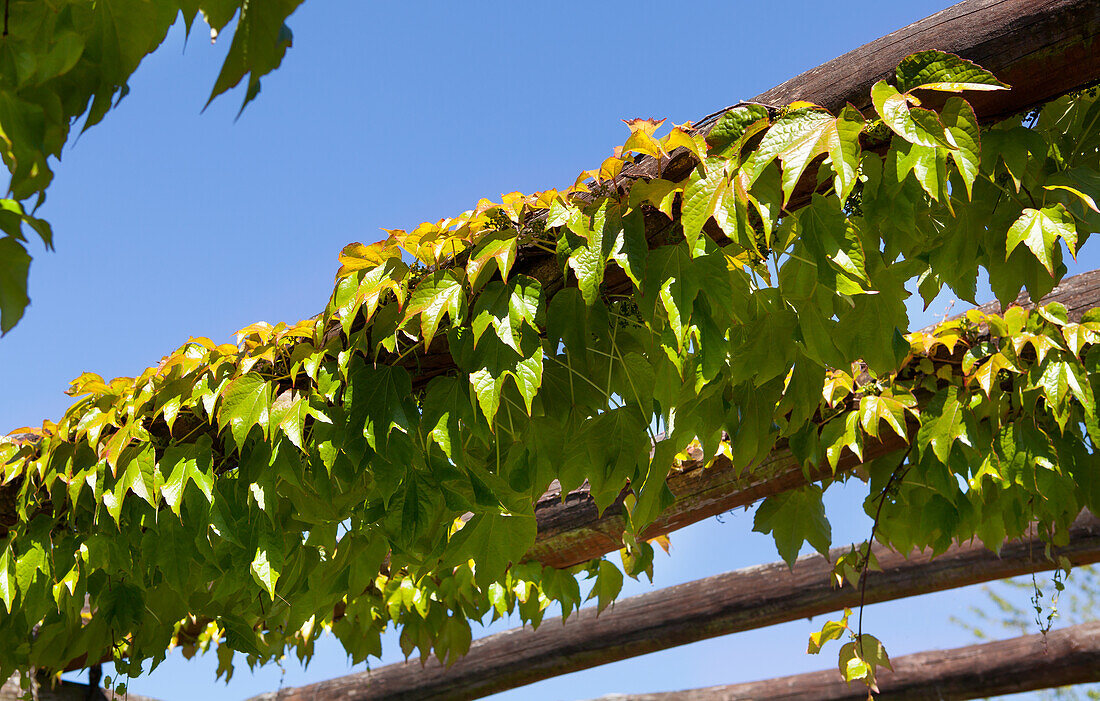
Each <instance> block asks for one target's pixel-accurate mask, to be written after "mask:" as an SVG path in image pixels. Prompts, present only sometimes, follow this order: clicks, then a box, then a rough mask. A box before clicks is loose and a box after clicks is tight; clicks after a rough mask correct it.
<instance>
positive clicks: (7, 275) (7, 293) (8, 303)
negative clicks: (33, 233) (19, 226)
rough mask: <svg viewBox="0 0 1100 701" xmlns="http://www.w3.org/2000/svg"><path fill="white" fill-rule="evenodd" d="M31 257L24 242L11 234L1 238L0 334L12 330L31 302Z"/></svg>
mask: <svg viewBox="0 0 1100 701" xmlns="http://www.w3.org/2000/svg"><path fill="white" fill-rule="evenodd" d="M30 269H31V257H30V255H29V254H28V253H27V249H25V248H23V244H21V243H19V242H18V241H16V240H15V239H14V238H12V237H10V236H6V237H4V238H0V335H2V334H6V333H7V332H8V331H11V329H12V327H14V326H15V325H16V323H18V322H19V320H20V319H22V318H23V310H24V309H26V308H27V305H28V304H30V301H31V300H30V298H29V297H27V276H28V274H29V273H30Z"/></svg>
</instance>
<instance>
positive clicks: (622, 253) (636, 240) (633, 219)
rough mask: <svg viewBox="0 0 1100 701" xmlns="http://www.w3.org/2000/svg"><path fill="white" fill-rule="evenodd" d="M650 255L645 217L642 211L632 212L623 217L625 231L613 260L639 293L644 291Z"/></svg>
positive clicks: (618, 242)
mask: <svg viewBox="0 0 1100 701" xmlns="http://www.w3.org/2000/svg"><path fill="white" fill-rule="evenodd" d="M648 255H649V244H648V242H647V241H646V237H645V216H644V215H643V214H642V212H641V211H640V210H634V211H631V212H630V213H629V214H627V215H626V216H625V217H623V230H622V232H621V234H620V236H619V239H618V241H616V244H615V252H614V253H613V254H612V256H611V257H612V259H613V260H614V261H615V262H616V263H618V265H619V267H620V268H622V269H623V272H625V273H626V276H627V277H628V278H630V281H631V282H633V283H634V287H636V288H637V289H638V291H641V290H642V282H643V281H644V280H645V263H646V258H647V257H648Z"/></svg>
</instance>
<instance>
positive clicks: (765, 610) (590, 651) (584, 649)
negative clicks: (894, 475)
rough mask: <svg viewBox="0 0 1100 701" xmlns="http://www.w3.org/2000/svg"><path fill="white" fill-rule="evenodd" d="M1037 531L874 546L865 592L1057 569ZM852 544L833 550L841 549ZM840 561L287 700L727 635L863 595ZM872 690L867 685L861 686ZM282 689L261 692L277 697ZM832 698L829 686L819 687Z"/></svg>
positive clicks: (1093, 545) (806, 560)
mask: <svg viewBox="0 0 1100 701" xmlns="http://www.w3.org/2000/svg"><path fill="white" fill-rule="evenodd" d="M1042 550H1043V545H1042V543H1041V542H1040V541H1039V540H1037V539H1025V540H1023V541H1016V542H1010V543H1006V544H1005V546H1004V547H1003V548H1002V549H1001V553H1000V555H999V556H998V555H996V554H994V553H993V552H991V551H990V550H987V549H986V548H985V547H983V546H982V545H980V544H977V543H971V544H966V545H956V546H953V547H951V548H949V549H948V550H947V551H946V552H944V553H943V554H942V555H940V556H938V557H935V558H932V557H930V555H929V554H927V553H921V552H912V553H909V554H908V555H906V556H902V555H899V554H898V553H896V552H893V551H891V550H888V549H886V548H883V547H881V546H876V548H875V555H876V557H877V558H878V561H879V564H880V565H881V567H882V571H880V572H871V573H869V574H868V575H867V584H866V603H868V604H870V603H876V602H880V601H889V600H893V599H902V598H905V597H909V596H916V595H918V594H926V593H928V592H933V591H942V590H945V589H953V588H956V587H962V586H966V585H969V584H975V583H978V582H987V581H990V580H994V579H1002V578H1005V577H1012V576H1016V575H1019V574H1025V573H1027V572H1033V571H1042V570H1046V569H1050V568H1051V566H1052V563H1051V562H1049V561H1046V560H1043V559H1042V556H1041V555H1039V554H1037V553H1041V552H1042ZM845 552H847V548H836V549H834V550H833V551H832V552H830V558H829V559H830V561H831V560H835V559H836V557H839V556H840V555H842V554H843V553H845ZM1057 552H1058V553H1059V554H1062V555H1065V556H1066V557H1068V558H1069V559H1070V561H1071V562H1073V563H1074V564H1075V565H1083V564H1089V563H1094V562H1098V561H1100V519H1097V518H1096V517H1095V516H1093V515H1092V514H1088V513H1083V514H1082V515H1081V516H1080V517H1079V518H1078V519H1077V521H1075V522H1074V525H1073V527H1072V529H1071V532H1070V541H1069V545H1068V546H1066V547H1065V548H1061V549H1058V550H1057ZM831 571H832V566H831V565H830V564H829V562H828V561H826V560H825V559H824V558H822V557H821V556H819V555H813V556H807V557H802V558H799V559H798V560H797V561H796V562H795V565H794V567H793V568H791V569H788V568H787V566H786V565H785V564H784V563H782V562H776V563H772V564H768V565H759V566H756V567H749V568H746V569H742V570H737V571H734V572H728V573H726V574H720V575H716V576H713V577H708V578H706V579H700V580H697V581H695V582H689V583H687V584H680V585H677V586H673V587H667V588H665V589H661V590H658V591H655V592H652V593H648V594H643V595H641V596H635V597H631V598H629V599H624V600H622V601H618V602H616V603H615V604H614V605H613V606H612V607H611V608H610V609H608V610H606V611H604V613H603V614H601V615H599V616H597V615H596V611H595V609H594V608H586V609H582V610H581V611H579V612H577V613H575V614H573V615H572V616H570V617H569V619H568V620H567V621H565V622H564V624H563V622H562V620H561V619H560V618H552V619H547V620H545V621H544V622H543V623H542V625H541V626H539V628H538V629H537V630H532V629H531V628H530V627H524V628H516V629H513V630H509V631H506V632H504V633H498V634H496V635H490V636H488V637H485V638H482V639H480V640H476V641H474V643H473V645H472V646H471V648H470V652H469V654H468V655H467V656H466V657H464V658H463V659H461V660H459V661H458V662H457V663H456V664H455V665H454V666H452V667H451V668H450V669H444V668H443V666H442V665H440V664H439V663H438V661H437V660H435V659H434V658H433V659H430V660H428V661H427V663H426V664H424V665H421V663H420V660H417V659H414V660H411V661H409V662H406V663H401V664H393V665H388V666H385V667H381V668H379V669H376V670H373V671H370V672H362V673H359V674H353V675H349V676H346V677H340V678H339V679H333V680H331V681H326V682H320V683H317V684H311V685H309V686H303V687H299V688H296V689H283V690H282V691H281V692H280V693H279V695H278V697H277V698H278V699H279V701H306V700H310V701H335V700H336V699H340V700H341V701H366V700H367V699H370V700H371V701H381V700H385V701H398V700H410V701H411V700H412V699H423V700H425V701H426V700H429V699H431V700H435V701H442V700H444V699H447V700H453V699H473V698H479V697H481V696H486V695H488V694H492V693H496V692H499V691H504V690H506V689H512V688H515V687H518V686H523V685H525V684H530V683H532V682H535V681H539V680H540V679H546V678H549V677H554V676H558V675H561V674H568V673H569V672H575V671H578V670H581V669H588V668H590V667H596V666H599V665H602V664H606V663H608V662H614V661H617V660H622V659H626V658H628V657H636V656H638V655H644V654H647V653H650V652H655V651H657V650H663V649H666V648H669V647H674V646H677V645H684V644H687V643H692V642H696V641H698V640H705V639H707V638H713V637H715V636H719V635H727V634H729V633H735V632H738V631H744V630H752V629H755V628H762V627H764V626H770V625H775V624H777V623H784V622H786V621H793V620H797V619H800V618H808V617H811V616H817V615H819V614H824V613H830V612H833V611H837V610H840V609H843V608H844V607H855V606H858V604H859V600H860V597H859V591H858V590H856V589H855V588H853V587H851V586H846V587H844V588H842V589H836V588H834V587H833V586H832V584H831V581H830V573H831ZM865 696H866V691H864V697H865ZM275 698H276V696H275V695H274V694H266V695H262V696H257V697H255V698H254V699H253V701H273V700H274V699H275ZM821 698H823V697H821Z"/></svg>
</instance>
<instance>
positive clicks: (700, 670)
mask: <svg viewBox="0 0 1100 701" xmlns="http://www.w3.org/2000/svg"><path fill="white" fill-rule="evenodd" d="M947 4H948V3H947V2H942V1H937V2H931V1H915V0H911V1H910V2H905V3H883V2H870V1H864V2H857V1H853V0H846V1H841V0H835V1H834V2H829V3H820V2H794V1H792V0H782V1H779V0H777V1H775V2H771V3H748V2H695V3H691V4H690V5H687V4H680V5H674V4H668V3H662V4H658V3H655V2H646V1H644V0H641V1H636V2H631V3H624V2H612V1H605V2H589V3H583V4H582V3H490V2H471V3H434V4H433V3H365V2H321V1H320V0H307V2H306V3H305V4H304V5H303V6H302V7H301V9H299V11H298V12H297V13H296V14H295V15H294V16H293V17H292V18H291V22H290V24H291V27H292V28H293V30H294V36H295V45H294V47H293V48H292V49H291V50H290V51H289V52H288V55H287V58H286V61H285V63H284V66H283V68H281V69H280V70H279V71H278V72H277V73H275V74H273V75H272V76H270V77H268V78H266V79H265V80H264V83H263V92H262V94H261V95H260V97H259V98H258V99H257V100H256V101H255V102H253V103H252V104H251V105H250V106H249V107H248V108H247V109H246V110H245V112H244V114H243V115H242V116H241V117H240V119H239V120H237V121H234V117H235V115H236V114H237V109H238V106H239V103H240V98H241V95H240V94H236V93H235V94H230V95H228V96H223V97H221V98H219V99H218V100H217V101H215V102H214V104H213V105H211V107H210V108H209V109H207V110H206V111H205V113H202V114H200V110H201V108H202V106H203V104H204V103H205V102H206V98H207V97H208V95H209V91H210V88H211V86H212V85H213V81H214V78H215V77H216V75H217V71H218V68H219V66H220V61H221V59H222V57H223V56H224V52H225V51H226V49H227V48H228V45H227V42H225V41H223V42H219V43H218V44H215V45H214V46H211V45H210V43H209V41H208V39H207V33H206V30H205V27H204V26H203V25H201V24H197V25H196V27H195V29H194V31H193V32H192V35H191V37H190V40H189V42H188V43H187V45H186V47H185V45H184V36H183V32H182V31H181V30H179V28H177V29H176V30H173V32H172V33H171V34H170V35H169V38H168V40H167V41H166V42H165V44H164V46H163V47H162V48H161V49H160V50H159V51H158V52H157V53H156V54H154V55H153V56H151V57H150V58H148V59H147V60H146V61H145V63H143V64H142V66H141V68H140V69H139V70H138V72H137V74H136V76H135V77H134V79H133V80H132V82H131V89H132V91H131V93H130V95H129V96H128V97H127V98H126V99H125V100H124V101H123V102H122V104H121V106H120V107H119V108H118V109H116V110H115V111H113V112H112V113H110V114H109V115H108V117H107V118H106V120H105V121H104V122H103V123H102V124H101V125H98V126H96V127H95V128H93V129H92V130H90V131H89V132H87V133H85V134H84V135H83V136H81V137H80V139H79V140H78V141H77V142H76V143H75V144H70V146H69V147H68V148H67V149H66V152H65V154H64V158H63V162H62V163H61V164H59V166H58V168H57V178H56V181H55V183H54V185H53V186H52V187H51V189H50V194H49V200H48V202H47V203H46V205H45V206H44V207H43V208H42V209H41V210H40V214H42V215H43V216H45V217H47V218H48V219H50V220H51V222H52V223H53V225H54V229H55V233H56V245H57V251H56V252H54V253H45V252H42V251H38V252H37V256H36V259H35V262H34V265H33V266H32V270H31V285H30V293H31V298H32V305H31V306H30V307H29V308H28V310H27V314H26V316H25V318H24V319H23V321H22V322H20V324H19V325H18V326H17V327H16V328H15V329H14V330H13V331H12V332H11V333H9V334H8V335H7V336H6V337H4V339H3V340H2V341H0V387H2V388H3V401H2V402H0V429H2V430H3V432H6V431H7V430H9V429H11V428H15V427H17V426H23V425H27V424H32V425H33V424H38V423H40V422H41V420H42V419H44V418H54V419H56V418H58V417H59V416H60V415H61V413H62V412H63V411H64V409H65V407H66V406H67V405H68V402H69V399H68V397H66V396H65V395H64V394H63V391H64V390H65V388H66V387H67V385H68V381H69V380H70V379H71V378H73V377H76V376H77V375H78V374H80V373H81V372H82V371H85V370H91V371H94V372H98V373H100V374H101V375H103V376H104V377H108V378H109V377H114V376H118V375H127V376H132V375H134V374H136V373H138V372H140V371H141V370H142V369H143V368H144V367H146V366H148V365H152V364H155V363H156V362H157V361H158V360H159V359H160V357H161V356H162V355H164V354H165V353H167V352H169V351H171V350H172V349H174V348H176V347H177V346H178V345H179V344H180V343H182V342H183V341H185V340H186V339H187V337H188V336H190V335H195V336H209V337H211V338H213V339H215V340H217V341H219V342H221V341H226V340H230V339H231V336H232V334H233V333H234V332H235V331H236V330H237V329H238V328H241V327H243V326H245V325H247V324H249V323H252V322H254V321H257V320H265V321H270V322H273V323H274V322H277V321H280V320H287V321H294V320H298V319H301V318H304V317H307V316H310V315H312V314H314V313H316V312H318V311H319V310H320V309H321V308H322V307H323V305H324V303H325V301H326V299H327V297H328V294H329V292H330V290H331V286H332V281H333V275H334V273H335V271H336V269H337V267H338V264H337V260H336V254H337V252H338V251H339V250H340V248H341V247H342V246H344V245H345V244H346V243H348V242H351V241H364V242H367V241H373V240H377V239H378V238H380V237H381V236H382V235H383V232H381V231H380V228H381V227H387V228H411V227H415V226H416V224H418V223H419V222H421V221H424V220H436V219H438V218H440V217H444V216H448V215H451V214H455V213H458V212H460V211H462V210H464V209H468V208H470V207H471V206H473V204H474V203H476V202H477V200H478V199H479V198H480V197H483V196H486V197H490V198H495V197H498V196H499V194H500V193H503V192H510V191H513V190H521V191H526V192H530V191H534V190H542V189H547V188H550V187H561V186H564V185H568V184H570V183H572V182H573V179H574V177H575V176H576V174H577V173H578V172H579V171H580V170H582V169H585V168H590V167H594V166H596V165H598V164H599V163H600V162H601V161H602V160H603V159H604V158H605V157H606V156H607V155H609V154H610V151H611V149H612V148H613V147H614V146H616V145H618V144H621V143H622V142H623V140H624V139H625V137H626V135H627V133H628V132H627V130H626V128H625V127H624V125H623V124H622V122H620V121H619V120H620V119H623V118H631V117H668V118H670V119H671V120H672V121H675V122H677V123H679V122H683V121H685V120H690V119H697V118H699V117H701V116H702V115H705V114H708V113H710V112H713V111H715V110H717V109H720V108H722V107H724V106H726V105H729V104H733V103H735V102H737V101H738V100H740V99H747V98H749V97H751V96H753V95H755V94H758V93H760V92H762V91H764V90H766V89H768V88H770V87H772V86H773V85H776V84H778V83H781V82H783V81H784V80H786V79H788V78H790V77H792V76H794V75H796V74H797V73H799V72H801V71H803V70H806V69H808V68H812V67H813V66H816V65H818V64H820V63H822V62H824V61H826V60H828V59H830V58H833V57H835V56H837V55H840V54H842V53H844V52H845V51H848V50H850V49H853V48H855V47H857V46H859V45H860V44H863V43H865V42H867V41H870V40H872V39H874V38H876V37H879V36H881V35H884V34H887V33H889V32H891V31H893V30H895V29H898V28H900V27H902V26H904V25H906V24H908V23H910V22H913V21H916V20H917V19H920V18H921V17H924V16H926V15H928V14H931V13H932V12H935V11H938V10H940V9H943V7H945V6H946V5H947ZM226 36H228V34H227V35H226ZM929 48H934V47H929ZM1091 255H1093V256H1095V254H1091ZM1093 267H1097V261H1096V260H1095V258H1093V259H1092V260H1089V259H1083V260H1082V261H1081V263H1080V265H1079V266H1077V267H1076V268H1075V271H1081V270H1088V269H1091V268H1093ZM945 305H946V301H940V300H938V301H937V302H935V303H934V304H933V305H932V307H931V308H930V309H929V313H928V314H925V315H918V314H916V313H915V312H914V315H913V318H912V326H913V327H914V328H917V327H920V326H923V325H924V324H926V323H928V322H930V321H931V320H932V313H933V312H938V313H940V314H942V313H943V311H944V308H945ZM957 310H958V307H956V309H955V311H957ZM857 492H858V489H857V490H849V493H847V494H846V493H844V491H843V490H837V493H835V494H832V493H831V496H830V497H829V500H830V515H831V517H832V518H833V521H834V543H837V544H840V543H846V542H851V541H861V540H864V539H865V538H866V537H867V535H868V532H869V528H870V527H869V523H868V522H867V519H866V518H865V517H864V516H863V515H862V511H861V509H860V508H859V503H860V499H861V495H860V494H858V493H857ZM751 523H752V521H751V513H749V514H743V513H742V514H737V515H731V516H729V517H727V518H725V519H723V522H721V523H719V522H718V521H716V520H713V519H712V520H709V521H706V522H704V523H701V524H698V525H696V526H694V527H691V528H688V529H685V530H683V531H680V532H677V533H675V534H673V536H672V543H673V551H672V556H671V557H665V556H664V555H663V554H660V553H659V554H658V557H657V563H656V578H655V583H654V585H650V584H648V583H645V584H638V583H630V584H629V585H628V587H627V588H626V590H624V596H625V595H632V594H637V593H641V592H644V591H648V590H651V589H652V588H653V587H660V586H667V585H670V584H674V583H677V582H682V581H689V580H692V579H697V578H699V577H703V576H706V575H709V574H715V573H718V572H724V571H727V570H731V569H735V568H738V567H745V566H750V565H753V564H758V563H763V562H770V561H773V560H775V559H778V558H777V556H776V553H775V549H774V546H773V544H772V543H771V541H770V539H769V538H765V537H763V536H760V535H759V534H752V533H750V530H751ZM980 599H981V597H980V595H979V594H976V593H975V590H973V589H968V590H960V591H957V592H949V593H945V594H939V595H932V596H928V597H922V598H919V599H914V600H910V601H907V602H902V603H897V604H888V605H880V606H875V607H871V608H869V609H868V612H867V617H866V620H865V629H867V630H869V631H871V632H873V633H875V634H878V635H879V636H880V637H881V638H883V639H884V642H885V643H886V645H887V648H888V650H889V651H890V652H891V653H892V654H894V655H897V654H904V653H907V652H916V651H920V650H924V649H931V648H937V647H950V646H955V645H962V644H966V643H968V642H971V640H970V639H969V637H968V635H967V634H966V633H965V632H964V631H963V630H961V629H960V628H958V627H955V626H952V625H951V624H950V623H949V622H948V618H949V616H950V615H952V614H955V615H965V612H966V607H967V606H968V605H969V604H971V603H973V602H975V601H980ZM815 623H816V626H817V627H820V623H821V621H816V622H815ZM814 628H815V626H814V624H811V623H808V622H804V621H803V622H797V623H791V624H786V625H783V626H776V627H773V628H769V629H764V630H759V631H753V632H749V633H743V634H738V635H734V636H728V637H725V638H719V639H716V640H712V641H708V642H704V643H698V644H695V645H690V646H685V647H682V648H678V649H675V650H670V651H667V652H663V653H655V654H653V655H648V656H645V657H642V658H636V659H634V660H629V661H625V662H621V663H617V664H613V665H607V666H605V667H601V668H597V669H595V670H590V671H587V672H582V673H578V674H574V675H569V676H566V677H561V678H557V679H553V680H548V681H546V682H542V683H540V684H536V685H533V686H529V687H526V688H523V689H519V690H516V691H513V692H508V693H505V694H501V695H499V696H498V697H495V698H500V699H505V698H507V699H533V700H539V699H586V698H593V697H596V696H600V695H602V694H607V693H613V692H644V691H656V690H674V689H683V688H690V687H697V686H705V685H711V684H721V683H731V682H737V681H748V680H751V679H758V678H768V677H772V676H779V675H784V674H790V673H794V672H798V671H806V670H811V669H819V668H825V667H831V666H833V665H834V664H835V649H834V648H828V649H827V651H826V652H825V653H824V654H823V655H822V656H820V657H808V656H806V655H805V654H804V651H805V644H806V636H807V635H808V633H809V632H810V631H811V630H813V629H814ZM498 629H500V626H499V625H498V626H497V627H494V628H493V630H498ZM388 642H389V643H390V645H389V647H388V649H387V654H386V656H385V657H384V661H385V662H391V661H396V660H398V659H400V652H399V650H398V649H397V645H396V639H395V638H391V639H389V640H388ZM215 666H216V662H215V660H214V658H213V655H210V656H208V658H206V659H203V658H197V659H195V660H192V661H191V662H184V661H183V660H182V659H181V658H180V656H179V655H178V653H177V654H174V655H172V656H171V658H170V659H169V661H168V662H166V663H165V664H164V665H162V667H161V668H160V669H158V670H157V671H156V672H155V673H154V674H152V675H150V676H148V677H146V678H142V679H139V680H135V681H134V682H133V683H132V684H131V686H130V688H131V690H133V691H134V692H136V693H141V694H147V695H150V696H154V697H158V698H161V699H165V700H166V701H171V700H173V699H188V698H194V697H196V696H198V695H200V694H201V695H202V697H203V698H205V699H207V701H215V700H217V699H240V698H244V697H247V696H251V695H253V694H256V693H259V692H262V691H270V690H274V689H276V688H277V687H278V686H279V684H280V680H282V682H283V683H284V684H286V685H288V686H294V685H301V684H304V683H309V682H311V681H316V680H320V679H324V678H328V677H332V676H338V675H341V674H345V673H347V672H349V671H351V670H350V669H349V667H348V665H347V664H346V662H345V658H344V656H343V654H342V652H341V650H340V649H339V647H338V645H337V644H336V643H335V642H333V641H332V640H331V639H330V640H328V641H327V642H325V643H322V644H319V645H318V652H317V657H316V658H315V660H314V662H313V664H312V666H311V667H310V668H309V669H308V670H305V671H303V670H301V669H300V668H299V667H298V666H297V665H294V664H290V663H288V664H287V667H286V672H285V676H284V675H283V673H282V672H281V671H280V670H279V669H277V668H269V669H264V670H260V671H258V672H256V673H255V674H250V673H249V672H248V670H247V669H240V670H238V672H237V674H236V676H235V677H234V679H233V680H232V682H231V683H230V684H229V685H228V686H226V685H224V684H222V683H220V682H217V683H216V682H215V681H214V671H213V670H214V668H215ZM360 669H361V668H360ZM356 671H358V670H356Z"/></svg>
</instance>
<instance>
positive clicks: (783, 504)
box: [752, 485, 832, 567]
mask: <svg viewBox="0 0 1100 701" xmlns="http://www.w3.org/2000/svg"><path fill="white" fill-rule="evenodd" d="M821 495H822V491H821V487H818V486H817V485H809V486H806V487H802V488H801V489H792V490H791V491H788V492H783V493H781V494H776V495H773V496H770V497H768V498H767V499H765V500H764V501H763V502H762V503H761V504H760V507H759V508H757V510H756V517H755V518H754V519H753V524H752V529H753V530H754V531H756V532H757V533H771V534H772V537H773V538H775V546H776V548H777V549H778V550H779V555H780V557H782V558H783V560H784V562H786V563H787V566H788V567H794V561H795V560H796V559H797V558H798V551H799V550H800V549H801V548H802V543H803V542H809V543H810V545H812V546H814V548H815V549H816V550H817V551H818V552H819V553H821V554H822V555H826V556H828V552H829V545H830V543H831V542H832V528H831V527H830V525H829V521H828V520H827V519H826V518H825V507H824V505H823V504H822V503H821Z"/></svg>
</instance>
